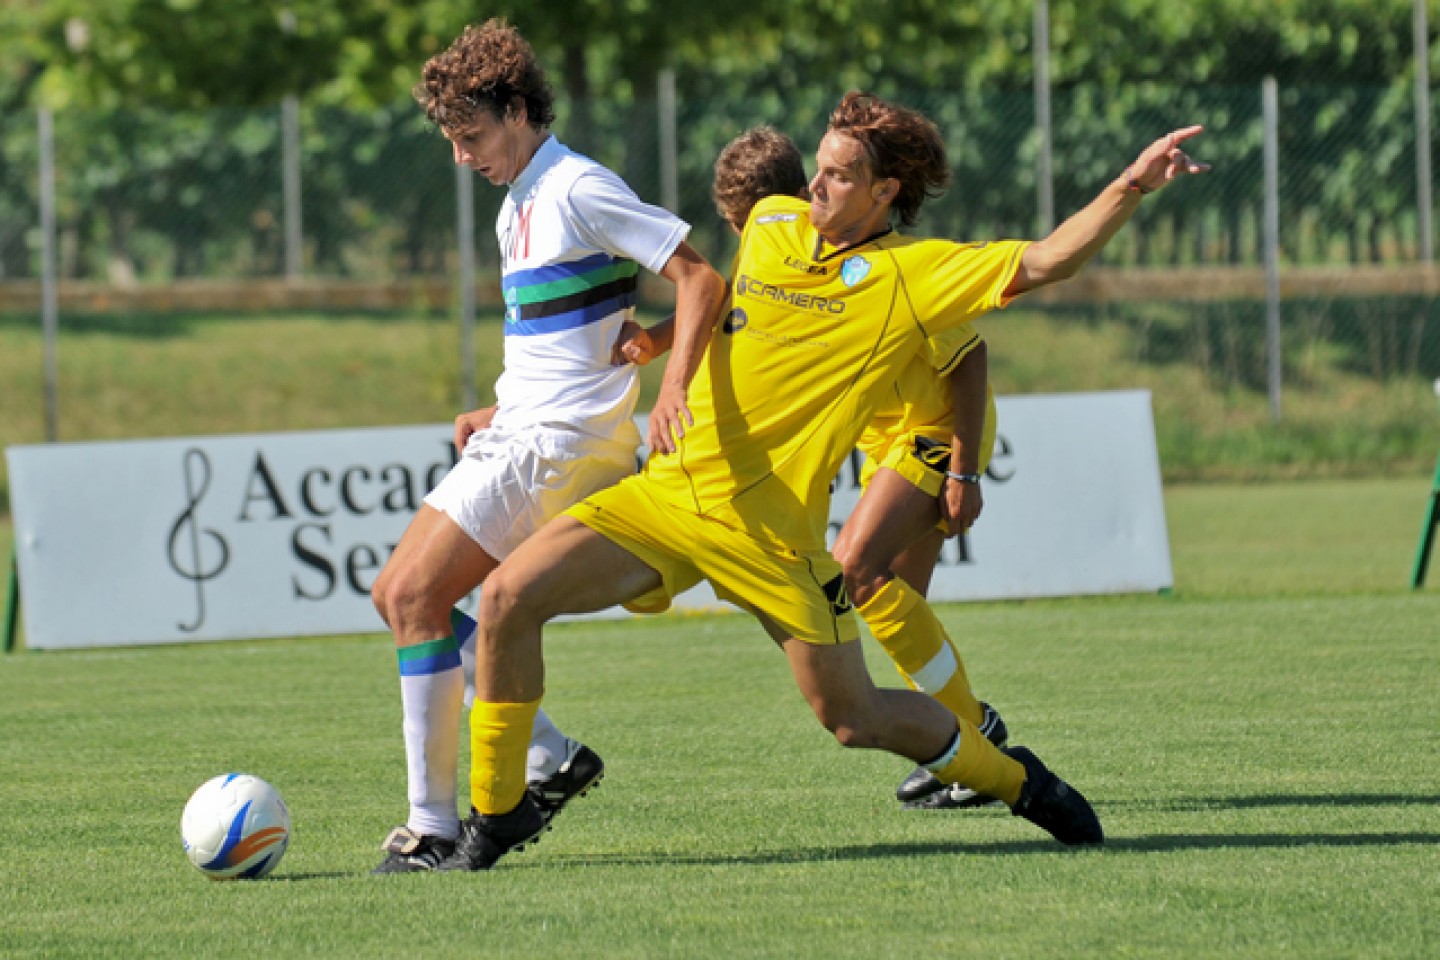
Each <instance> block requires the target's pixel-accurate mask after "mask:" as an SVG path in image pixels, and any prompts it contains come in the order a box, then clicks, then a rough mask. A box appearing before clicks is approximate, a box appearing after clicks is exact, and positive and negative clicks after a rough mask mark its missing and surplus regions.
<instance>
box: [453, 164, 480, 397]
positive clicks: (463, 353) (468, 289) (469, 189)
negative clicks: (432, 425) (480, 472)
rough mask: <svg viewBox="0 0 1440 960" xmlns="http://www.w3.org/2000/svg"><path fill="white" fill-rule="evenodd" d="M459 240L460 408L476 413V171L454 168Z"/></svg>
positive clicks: (456, 219)
mask: <svg viewBox="0 0 1440 960" xmlns="http://www.w3.org/2000/svg"><path fill="white" fill-rule="evenodd" d="M455 198H456V199H455V206H456V217H455V221H456V234H457V237H456V240H457V244H458V247H459V253H460V406H461V407H462V408H463V409H465V410H474V409H475V406H476V403H477V402H478V400H477V397H478V394H477V392H476V389H475V171H473V170H471V169H470V168H469V167H467V166H465V165H464V164H463V163H457V164H455Z"/></svg>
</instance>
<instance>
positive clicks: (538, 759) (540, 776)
mask: <svg viewBox="0 0 1440 960" xmlns="http://www.w3.org/2000/svg"><path fill="white" fill-rule="evenodd" d="M569 754H570V738H569V737H567V736H565V734H563V733H561V732H560V728H559V727H557V726H555V724H554V722H553V721H551V719H550V717H549V716H548V715H547V714H546V713H545V711H544V710H540V711H539V712H537V713H536V714H535V726H534V727H533V728H531V731H530V752H529V753H527V754H526V755H525V780H526V781H527V782H529V783H534V782H535V781H536V780H544V779H545V778H547V777H550V776H553V775H554V773H555V772H556V771H557V770H559V769H560V764H562V763H564V762H565V758H566V757H567V756H569Z"/></svg>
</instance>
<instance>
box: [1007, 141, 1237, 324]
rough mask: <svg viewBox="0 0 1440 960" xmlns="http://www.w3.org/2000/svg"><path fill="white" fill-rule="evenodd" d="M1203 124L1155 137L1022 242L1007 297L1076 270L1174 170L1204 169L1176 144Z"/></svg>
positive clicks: (1205, 166)
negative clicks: (1075, 207) (1063, 216)
mask: <svg viewBox="0 0 1440 960" xmlns="http://www.w3.org/2000/svg"><path fill="white" fill-rule="evenodd" d="M1203 129H1205V128H1204V127H1200V126H1194V127H1183V128H1181V129H1179V130H1176V131H1174V132H1172V133H1170V134H1168V135H1167V136H1164V137H1161V138H1160V139H1159V140H1156V141H1155V142H1154V143H1152V144H1151V145H1150V146H1149V147H1147V148H1146V149H1145V152H1144V153H1142V154H1140V156H1139V157H1138V158H1137V159H1136V160H1135V162H1134V163H1132V164H1130V167H1129V169H1128V170H1126V171H1125V172H1124V173H1122V174H1121V175H1120V176H1119V178H1117V179H1116V180H1115V181H1114V182H1113V183H1111V184H1110V185H1109V186H1107V187H1106V188H1105V189H1104V190H1102V191H1100V196H1098V197H1096V198H1095V199H1094V200H1092V201H1091V202H1090V205H1089V206H1087V207H1086V208H1085V209H1083V210H1081V211H1080V212H1079V213H1077V214H1075V215H1074V216H1072V217H1070V218H1069V219H1068V220H1066V221H1065V222H1064V223H1062V224H1060V226H1058V227H1056V228H1055V231H1054V232H1053V233H1051V234H1050V236H1048V237H1046V238H1045V239H1044V240H1040V241H1038V242H1036V243H1032V244H1031V245H1030V246H1029V247H1027V248H1026V249H1025V254H1024V256H1023V257H1021V259H1020V269H1019V270H1017V271H1016V273H1015V279H1013V280H1011V281H1010V286H1009V287H1007V288H1006V290H1005V295H1006V297H1014V296H1018V295H1019V294H1022V293H1025V292H1026V291H1027V290H1034V289H1035V288H1037V287H1043V286H1045V285H1046V284H1050V283H1058V282H1059V281H1061V280H1068V279H1069V278H1071V277H1073V276H1075V274H1077V273H1079V272H1080V268H1081V267H1083V266H1084V265H1085V264H1086V262H1087V261H1089V259H1090V258H1091V257H1093V256H1095V254H1097V253H1099V252H1100V249H1101V248H1102V247H1104V246H1105V244H1107V243H1109V242H1110V238H1111V237H1113V236H1115V234H1116V233H1117V232H1119V230H1120V228H1121V227H1123V226H1124V225H1125V223H1126V221H1128V220H1129V219H1130V217H1131V216H1132V215H1133V214H1134V213H1135V210H1136V209H1137V208H1138V207H1139V206H1140V200H1141V198H1142V197H1144V196H1145V195H1146V194H1150V193H1154V192H1155V191H1156V190H1160V189H1163V188H1164V187H1165V186H1167V185H1168V184H1169V183H1170V182H1171V181H1173V180H1174V179H1175V178H1176V177H1178V176H1181V175H1183V174H1187V173H1204V172H1205V171H1206V170H1209V169H1210V165H1209V164H1205V163H1196V162H1195V161H1194V160H1191V159H1190V157H1189V156H1187V155H1186V153H1185V151H1183V150H1181V149H1180V144H1182V143H1184V142H1185V141H1186V140H1188V139H1190V138H1191V137H1193V136H1195V135H1196V134H1197V133H1199V132H1200V131H1201V130H1203Z"/></svg>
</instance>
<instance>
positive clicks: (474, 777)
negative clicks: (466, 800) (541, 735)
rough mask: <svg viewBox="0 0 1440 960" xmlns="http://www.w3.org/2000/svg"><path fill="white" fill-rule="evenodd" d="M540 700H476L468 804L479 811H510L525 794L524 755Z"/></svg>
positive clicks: (472, 730)
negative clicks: (507, 701)
mask: <svg viewBox="0 0 1440 960" xmlns="http://www.w3.org/2000/svg"><path fill="white" fill-rule="evenodd" d="M539 709H540V701H539V700H532V701H530V702H529V703H486V702H484V701H481V700H477V701H475V706H474V707H473V708H472V709H471V712H470V804H471V806H473V807H474V808H475V809H476V810H478V811H479V812H480V813H483V814H486V815H490V814H497V813H509V812H510V811H511V810H514V809H515V808H516V807H517V806H519V805H520V799H521V798H522V797H523V796H524V795H525V754H526V752H527V750H528V748H529V746H530V731H531V729H532V728H533V727H534V726H535V714H536V712H537V711H538V710H539Z"/></svg>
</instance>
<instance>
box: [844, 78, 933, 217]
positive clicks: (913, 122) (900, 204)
mask: <svg viewBox="0 0 1440 960" xmlns="http://www.w3.org/2000/svg"><path fill="white" fill-rule="evenodd" d="M830 130H832V131H834V132H835V133H840V134H843V135H845V136H847V137H850V138H852V139H853V140H855V141H856V142H857V143H859V144H860V147H861V149H863V150H864V151H865V157H866V159H867V160H868V161H869V163H870V172H871V173H872V174H873V175H874V176H875V177H876V178H877V179H886V178H893V179H895V180H897V181H899V183H900V192H899V193H898V194H897V195H896V197H895V200H894V202H893V203H891V205H890V208H891V209H892V210H894V211H895V213H896V214H898V215H899V217H900V223H901V224H903V225H904V226H907V227H908V226H911V225H913V224H914V223H915V220H916V218H917V217H918V216H919V215H920V206H921V205H922V204H923V203H924V202H925V201H926V199H927V198H929V197H938V196H940V194H942V193H944V192H945V187H946V186H947V185H948V184H949V183H950V164H949V162H948V161H947V160H946V158H945V141H944V140H943V139H941V137H940V131H939V130H938V129H937V128H936V126H935V124H933V123H931V122H930V120H929V118H927V117H926V116H925V115H924V114H922V113H920V112H918V111H916V110H911V109H909V108H908V107H902V106H899V105H897V104H893V103H887V102H886V101H884V100H882V99H880V98H879V97H877V96H875V95H874V94H869V93H861V92H857V91H852V92H850V93H847V94H845V96H844V98H842V99H841V101H840V103H839V105H838V106H837V107H836V108H835V110H834V112H832V113H831V114H830Z"/></svg>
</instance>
